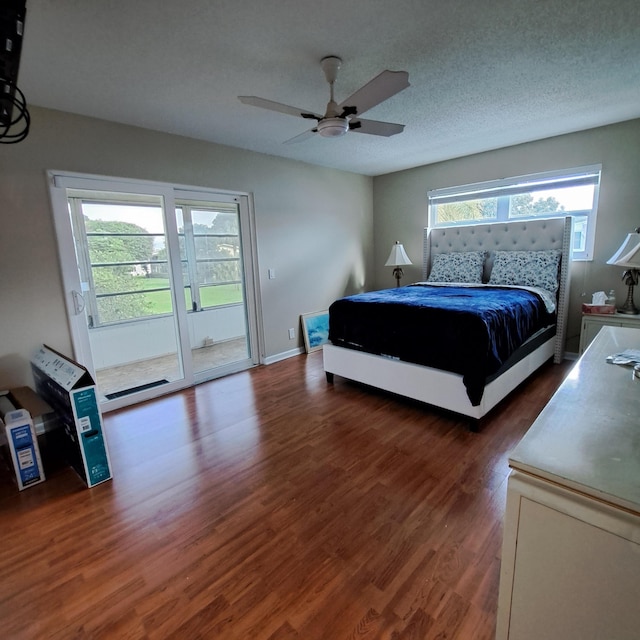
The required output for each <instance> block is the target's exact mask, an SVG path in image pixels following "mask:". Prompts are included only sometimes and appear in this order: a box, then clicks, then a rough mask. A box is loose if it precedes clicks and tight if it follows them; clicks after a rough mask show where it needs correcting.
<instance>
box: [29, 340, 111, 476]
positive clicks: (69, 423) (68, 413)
mask: <svg viewBox="0 0 640 640" xmlns="http://www.w3.org/2000/svg"><path fill="white" fill-rule="evenodd" d="M31 370H32V373H33V377H34V380H35V383H36V391H37V392H38V393H39V394H40V396H42V398H44V400H46V401H47V402H48V403H49V404H50V405H51V407H53V409H54V411H55V412H56V415H57V418H58V420H59V421H60V423H61V427H62V429H61V430H62V432H63V437H62V443H63V448H64V451H63V454H64V455H65V458H66V460H67V462H68V463H69V464H70V465H71V466H72V467H73V468H74V469H75V470H76V471H77V473H78V475H79V476H80V477H81V478H82V479H83V480H84V481H85V482H86V484H87V486H88V487H93V486H95V485H97V484H100V483H101V482H105V481H106V480H110V479H111V477H112V476H111V462H110V460H109V450H108V447H107V441H106V437H105V434H104V429H103V424H102V414H101V412H100V406H99V403H98V394H97V390H96V385H95V383H94V381H93V378H92V377H91V374H90V373H89V372H88V371H87V369H86V368H85V367H83V366H82V365H81V364H79V363H77V362H75V361H74V360H72V359H71V358H68V357H67V356H64V355H62V354H61V353H59V352H57V351H55V350H54V349H51V348H50V347H47V346H46V345H43V346H42V347H41V348H40V349H39V350H38V352H37V353H36V354H35V355H34V357H33V358H32V360H31Z"/></svg>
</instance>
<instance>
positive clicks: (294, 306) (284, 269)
mask: <svg viewBox="0 0 640 640" xmlns="http://www.w3.org/2000/svg"><path fill="white" fill-rule="evenodd" d="M30 111H31V116H32V124H31V131H30V133H29V136H28V137H27V138H26V140H24V141H23V142H21V143H19V144H15V145H0V225H1V226H0V237H1V239H2V242H1V243H0V305H1V308H0V388H2V387H7V386H14V385H20V384H31V383H32V380H31V373H30V368H29V359H30V357H31V354H32V353H33V352H34V351H35V350H36V348H37V347H38V346H39V345H40V344H42V343H45V344H48V345H49V346H51V347H53V348H54V349H57V350H59V351H62V352H63V353H68V354H71V353H72V349H71V338H70V333H69V329H68V324H67V316H66V310H65V301H64V298H63V296H64V295H65V293H64V292H63V289H62V282H61V277H60V270H59V263H58V255H57V244H56V239H55V235H54V227H53V221H52V214H51V207H50V203H49V193H48V186H47V182H46V175H45V172H46V170H47V169H53V170H59V171H75V172H79V173H88V174H98V175H107V176H114V177H126V178H135V179H143V180H155V181H161V182H168V183H173V184H180V185H193V186H203V187H210V188H212V189H225V190H236V191H242V192H250V193H251V194H252V196H253V202H254V208H255V219H256V233H257V251H258V262H259V264H258V268H259V288H260V293H261V301H262V305H261V308H262V324H263V329H264V349H263V354H262V355H263V356H264V357H273V356H277V355H278V354H281V353H285V352H287V351H291V350H292V349H295V348H296V347H301V346H302V341H301V336H300V335H299V333H300V332H299V323H300V319H299V318H300V314H302V313H307V312H311V311H317V310H321V309H325V308H326V307H327V306H328V305H329V304H330V303H331V302H332V301H333V300H334V299H335V298H337V297H340V296H342V295H344V294H345V293H352V292H354V291H355V290H360V289H362V288H363V287H367V286H368V287H369V288H370V282H371V280H372V274H373V264H372V247H373V218H372V212H373V204H372V182H373V180H372V178H370V177H366V176H360V175H356V174H352V173H347V172H343V171H336V170H332V169H326V168H322V167H316V166H312V165H308V164H304V163H299V162H294V161H291V160H285V159H281V158H275V157H272V156H266V155H262V154H257V153H252V152H249V151H243V150H240V149H232V148H230V147H224V146H221V145H216V144H210V143H205V142H200V141H197V140H192V139H189V138H182V137H179V136H172V135H168V134H162V133H157V132H153V131H148V130H146V129H141V128H137V127H130V126H124V125H119V124H115V123H110V122H105V121H102V120H95V119H92V118H85V117H82V116H76V115H72V114H68V113H63V112H59V111H52V110H48V109H41V108H38V107H35V106H30ZM212 117H214V116H212ZM270 268H271V269H275V271H276V278H275V279H273V280H269V279H268V278H267V270H268V269H270ZM291 327H293V328H295V329H296V339H295V340H294V341H290V340H289V337H288V329H289V328H291Z"/></svg>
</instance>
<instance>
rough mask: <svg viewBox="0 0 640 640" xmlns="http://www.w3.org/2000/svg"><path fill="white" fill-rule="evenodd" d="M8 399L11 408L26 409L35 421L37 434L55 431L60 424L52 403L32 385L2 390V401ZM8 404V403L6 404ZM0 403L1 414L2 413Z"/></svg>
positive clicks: (0, 395)
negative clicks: (44, 398) (42, 396)
mask: <svg viewBox="0 0 640 640" xmlns="http://www.w3.org/2000/svg"><path fill="white" fill-rule="evenodd" d="M3 401H6V402H7V403H8V404H9V405H10V407H11V409H9V410H15V409H26V410H27V411H28V412H29V415H30V416H31V420H32V421H33V428H34V429H35V431H36V435H38V436H40V435H42V434H44V433H46V432H49V431H53V430H54V429H56V428H57V427H58V426H59V423H58V421H57V419H56V414H55V413H54V411H53V409H52V408H51V405H49V403H48V402H46V401H45V400H43V399H42V398H41V397H40V396H39V395H38V394H37V393H36V392H35V391H34V390H33V389H32V388H31V387H13V388H11V389H7V390H6V391H0V403H1V402H3ZM4 406H7V405H4ZM1 407H2V405H0V414H1V413H2V408H1Z"/></svg>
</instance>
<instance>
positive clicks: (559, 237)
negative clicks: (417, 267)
mask: <svg viewBox="0 0 640 640" xmlns="http://www.w3.org/2000/svg"><path fill="white" fill-rule="evenodd" d="M544 249H560V250H561V251H562V258H561V265H560V274H559V287H558V305H557V313H558V321H557V326H556V333H555V336H554V337H552V338H550V339H549V340H547V341H546V342H544V343H543V344H542V345H541V346H540V347H538V348H537V349H536V350H535V351H533V352H532V353H530V354H529V355H528V356H526V357H524V358H523V359H521V360H519V361H518V362H517V363H516V364H515V365H514V366H512V367H511V368H510V369H508V370H507V371H506V372H504V373H503V374H502V375H500V376H499V377H497V378H495V379H494V380H492V381H491V382H490V383H488V384H487V385H486V387H485V390H484V394H483V396H482V400H481V402H480V404H479V405H478V406H473V405H472V404H471V401H470V400H469V397H468V396H467V391H466V389H465V387H464V385H463V383H462V376H461V375H459V374H455V373H451V372H449V371H442V370H440V369H434V368H431V367H425V366H421V365H417V364H413V363H410V362H404V361H401V360H396V359H392V358H387V357H384V356H378V355H374V354H370V353H365V352H362V351H355V350H353V349H346V348H344V347H337V346H335V345H332V344H325V345H324V347H323V358H324V370H325V372H326V375H327V381H328V382H332V381H333V376H334V374H335V375H339V376H342V377H344V378H348V379H349V380H354V381H356V382H361V383H363V384H366V385H370V386H372V387H376V388H378V389H382V390H384V391H389V392H391V393H396V394H398V395H401V396H404V397H407V398H412V399H414V400H419V401H421V402H425V403H427V404H430V405H434V406H436V407H440V408H442V409H447V410H449V411H454V412H456V413H460V414H462V415H465V416H468V417H470V418H473V419H474V422H473V423H472V428H477V421H478V420H479V419H480V418H482V417H483V416H485V415H486V414H487V413H488V412H489V411H490V410H491V409H493V407H495V406H496V405H497V404H498V403H499V402H500V401H501V400H502V399H503V398H505V397H506V396H507V395H508V394H509V393H511V391H513V390H514V389H515V388H516V387H517V386H518V385H519V384H520V383H521V382H523V381H524V380H526V378H527V377H529V376H530V375H531V374H532V373H533V372H534V371H536V369H538V368H539V367H540V366H541V365H542V364H544V363H545V362H546V361H547V360H549V359H550V358H552V357H553V361H554V362H555V363H559V362H561V360H562V358H563V356H564V348H565V340H566V319H567V309H568V301H569V265H570V264H571V258H570V249H571V218H570V217H566V218H551V219H541V220H526V221H525V220H523V221H517V222H516V221H513V222H504V223H490V224H481V225H474V226H461V227H449V228H446V229H428V230H427V229H425V230H424V257H423V279H424V280H426V279H427V275H428V273H429V270H430V269H431V263H432V260H433V257H434V256H435V255H436V254H438V253H449V252H451V251H478V250H486V251H489V252H490V253H489V258H488V259H487V262H486V264H485V282H486V281H487V280H488V276H489V274H490V271H491V267H492V255H493V254H492V253H491V252H493V251H497V250H500V251H525V250H544Z"/></svg>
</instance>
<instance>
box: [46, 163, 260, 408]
mask: <svg viewBox="0 0 640 640" xmlns="http://www.w3.org/2000/svg"><path fill="white" fill-rule="evenodd" d="M47 181H48V184H49V194H50V198H51V207H52V211H53V220H54V227H55V231H56V236H57V241H58V258H59V263H60V269H61V275H62V282H63V288H64V300H65V307H66V310H67V319H68V323H69V330H70V334H71V342H72V346H73V350H74V353H73V357H74V358H75V360H77V361H78V362H79V363H80V364H82V365H83V366H85V367H86V368H87V370H88V371H89V373H90V374H91V376H92V377H93V379H94V380H95V379H96V371H95V366H94V361H93V356H92V353H91V343H90V339H89V329H88V327H87V323H86V319H85V314H84V301H83V297H82V283H81V280H80V273H79V271H78V263H77V260H76V248H75V243H74V239H73V228H72V223H71V216H70V215H69V211H68V205H67V188H71V189H88V190H94V191H101V190H102V191H116V192H121V193H122V192H124V193H144V194H151V195H159V196H162V198H163V201H164V209H165V224H166V239H167V246H168V250H169V254H170V255H171V256H179V255H180V250H179V242H178V230H177V223H176V216H175V198H176V195H178V197H183V196H184V194H188V195H189V196H190V197H192V198H197V199H201V200H202V201H203V202H206V201H211V200H215V196H216V194H217V195H218V196H224V197H225V198H232V199H234V200H235V201H236V202H237V204H238V209H239V218H240V241H241V246H242V257H243V271H244V283H245V313H246V316H247V333H248V335H247V338H248V342H249V348H250V352H249V357H248V359H247V361H242V362H243V364H242V365H241V366H237V367H234V366H233V365H229V366H226V367H221V368H220V371H218V372H217V373H218V375H226V374H228V373H233V372H235V371H241V370H244V369H247V368H249V367H251V366H255V365H257V364H259V363H260V362H262V359H263V356H262V354H263V353H264V349H263V344H264V333H263V328H262V325H263V323H262V314H261V304H260V287H259V278H258V273H259V272H258V267H257V260H258V252H257V238H256V228H255V216H254V208H253V199H252V195H251V194H250V193H249V192H238V191H229V190H225V189H214V188H205V187H193V186H185V185H175V184H168V183H163V182H154V181H149V180H136V179H131V178H115V177H110V176H99V175H92V174H82V173H75V172H68V171H55V170H48V171H47ZM170 264H171V273H172V279H173V282H174V284H175V285H178V284H179V283H182V271H181V265H180V261H179V260H175V259H172V260H171V261H170ZM172 296H173V305H174V309H175V317H176V322H177V341H178V348H179V351H180V358H181V362H182V366H183V372H184V377H183V378H182V379H180V380H176V381H173V382H169V383H167V384H164V385H162V386H158V387H153V388H151V389H147V390H144V391H139V392H136V393H132V394H129V395H125V396H121V397H119V398H115V399H113V400H106V401H103V402H101V404H100V407H101V410H102V411H103V412H107V411H111V410H114V409H119V408H121V407H124V406H128V405H131V404H135V403H138V402H143V401H145V400H149V399H152V398H155V397H158V396H160V395H166V394H167V393H171V392H173V391H177V390H179V389H184V388H187V387H190V386H193V385H194V384H197V383H199V382H204V381H205V380H207V379H211V376H209V377H206V376H205V377H203V376H202V375H198V376H194V372H193V367H192V363H191V355H190V353H191V347H190V343H189V332H188V327H187V310H186V309H185V307H184V301H183V299H181V296H183V292H182V289H181V287H180V286H173V287H172ZM186 353H189V356H188V357H185V356H184V354H186ZM247 362H248V364H247Z"/></svg>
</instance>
